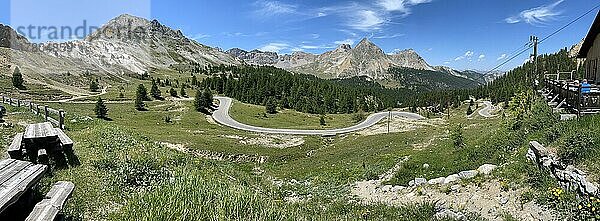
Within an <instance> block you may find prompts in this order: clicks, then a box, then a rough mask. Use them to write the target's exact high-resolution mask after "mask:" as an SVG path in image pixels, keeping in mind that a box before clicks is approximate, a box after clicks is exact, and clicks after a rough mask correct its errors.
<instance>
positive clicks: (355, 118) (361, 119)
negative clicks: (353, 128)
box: [352, 112, 365, 123]
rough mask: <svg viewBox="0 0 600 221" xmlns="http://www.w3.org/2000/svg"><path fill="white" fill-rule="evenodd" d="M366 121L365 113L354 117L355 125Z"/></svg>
mask: <svg viewBox="0 0 600 221" xmlns="http://www.w3.org/2000/svg"><path fill="white" fill-rule="evenodd" d="M364 119H365V113H363V112H357V113H354V114H353V115H352V121H354V123H360V122H361V121H363V120H364Z"/></svg>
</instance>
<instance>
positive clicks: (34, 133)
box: [23, 122, 58, 139]
mask: <svg viewBox="0 0 600 221" xmlns="http://www.w3.org/2000/svg"><path fill="white" fill-rule="evenodd" d="M47 137H58V135H57V134H56V131H55V130H54V127H53V126H52V123H50V122H44V123H39V124H30V125H27V128H25V134H23V139H38V138H47Z"/></svg>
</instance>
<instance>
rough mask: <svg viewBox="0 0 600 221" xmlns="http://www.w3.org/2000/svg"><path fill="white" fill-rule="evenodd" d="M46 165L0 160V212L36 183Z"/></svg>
mask: <svg viewBox="0 0 600 221" xmlns="http://www.w3.org/2000/svg"><path fill="white" fill-rule="evenodd" d="M47 168H48V166H46V165H42V164H36V165H34V164H33V163H31V162H27V161H20V160H15V159H6V160H2V161H0V213H2V212H3V211H4V210H6V208H8V207H9V206H10V205H12V204H14V203H15V202H17V201H18V200H19V198H21V195H23V194H24V193H25V192H27V190H29V189H30V188H31V187H33V186H34V185H35V184H37V183H38V182H39V181H40V179H41V178H42V176H43V175H44V173H45V172H46V169H47Z"/></svg>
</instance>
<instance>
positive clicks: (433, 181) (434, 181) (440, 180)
mask: <svg viewBox="0 0 600 221" xmlns="http://www.w3.org/2000/svg"><path fill="white" fill-rule="evenodd" d="M445 179H446V178H445V177H438V178H435V179H431V180H429V181H427V183H428V184H430V185H439V184H444V180H445Z"/></svg>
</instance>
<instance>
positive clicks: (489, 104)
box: [479, 101, 495, 117]
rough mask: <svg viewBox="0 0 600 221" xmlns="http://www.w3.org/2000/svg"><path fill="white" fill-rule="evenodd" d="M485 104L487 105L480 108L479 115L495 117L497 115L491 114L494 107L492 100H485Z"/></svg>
mask: <svg viewBox="0 0 600 221" xmlns="http://www.w3.org/2000/svg"><path fill="white" fill-rule="evenodd" d="M483 104H484V105H485V107H484V108H482V109H481V110H479V115H481V116H482V117H494V116H495V115H492V114H490V111H491V110H493V109H494V105H492V102H489V101H484V102H483Z"/></svg>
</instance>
